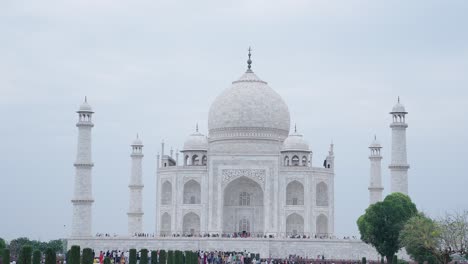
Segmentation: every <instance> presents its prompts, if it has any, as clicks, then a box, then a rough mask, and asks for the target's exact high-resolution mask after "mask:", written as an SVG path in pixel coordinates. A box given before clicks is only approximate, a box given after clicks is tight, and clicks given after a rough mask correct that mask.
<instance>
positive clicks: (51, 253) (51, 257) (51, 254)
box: [45, 248, 57, 264]
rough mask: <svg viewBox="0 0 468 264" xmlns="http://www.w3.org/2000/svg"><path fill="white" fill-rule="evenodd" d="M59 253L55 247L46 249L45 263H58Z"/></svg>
mask: <svg viewBox="0 0 468 264" xmlns="http://www.w3.org/2000/svg"><path fill="white" fill-rule="evenodd" d="M56 263H57V254H56V253H55V250H54V249H53V248H48V249H46V251H45V264H56Z"/></svg>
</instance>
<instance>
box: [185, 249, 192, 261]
mask: <svg viewBox="0 0 468 264" xmlns="http://www.w3.org/2000/svg"><path fill="white" fill-rule="evenodd" d="M184 254H185V264H192V252H191V251H185V252H184Z"/></svg>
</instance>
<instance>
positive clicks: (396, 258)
mask: <svg viewBox="0 0 468 264" xmlns="http://www.w3.org/2000/svg"><path fill="white" fill-rule="evenodd" d="M392 264H398V257H397V255H393V258H392Z"/></svg>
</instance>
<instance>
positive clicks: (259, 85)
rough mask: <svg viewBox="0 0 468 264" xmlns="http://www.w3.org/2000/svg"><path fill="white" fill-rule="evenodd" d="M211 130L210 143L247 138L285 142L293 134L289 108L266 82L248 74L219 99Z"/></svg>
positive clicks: (210, 120) (213, 107) (212, 109)
mask: <svg viewBox="0 0 468 264" xmlns="http://www.w3.org/2000/svg"><path fill="white" fill-rule="evenodd" d="M208 129H209V135H210V139H215V138H238V137H241V135H247V136H257V137H267V138H272V139H275V140H284V139H285V138H286V137H287V135H288V133H289V110H288V106H287V105H286V103H285V102H284V101H283V99H282V98H281V96H280V95H279V94H278V93H276V92H275V91H274V90H273V89H272V88H270V87H269V86H268V84H267V83H266V82H264V81H262V80H261V79H260V78H258V77H257V75H255V74H254V73H253V72H252V71H250V70H248V71H247V72H246V73H245V74H244V75H242V76H241V77H240V79H239V80H237V81H234V82H233V83H232V86H231V87H230V88H229V89H227V90H224V91H223V92H222V93H221V94H220V95H219V96H218V97H217V98H216V99H215V101H214V102H213V104H212V105H211V107H210V111H209V117H208ZM260 134H261V135H260Z"/></svg>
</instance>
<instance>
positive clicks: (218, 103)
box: [68, 52, 409, 258]
mask: <svg viewBox="0 0 468 264" xmlns="http://www.w3.org/2000/svg"><path fill="white" fill-rule="evenodd" d="M251 63H252V61H251V60H250V52H249V60H248V69H247V71H246V72H245V73H244V74H243V75H242V76H241V77H240V78H239V79H238V80H235V81H234V82H232V85H231V86H230V87H229V88H228V89H226V90H224V91H222V92H221V94H220V95H219V96H218V97H217V98H216V99H215V101H214V102H213V103H212V105H211V107H210V109H209V115H208V134H207V135H204V134H202V133H201V132H199V128H198V125H197V127H196V129H195V131H194V132H193V133H192V134H191V135H189V136H188V137H187V138H186V139H185V142H184V146H183V149H182V150H181V151H180V152H178V151H177V152H176V153H175V155H174V153H173V151H172V150H171V151H170V152H169V153H166V152H165V150H164V149H165V146H164V143H162V145H161V153H160V155H159V154H158V155H157V164H158V169H157V177H156V183H149V184H156V187H157V188H156V190H157V193H156V200H155V201H154V206H155V209H156V219H155V221H154V222H155V229H154V230H147V231H145V230H143V216H144V214H143V209H142V197H143V189H144V183H143V182H142V166H141V165H142V160H143V143H142V141H141V140H140V139H139V138H138V137H137V139H136V140H135V141H134V142H133V143H132V144H131V147H132V154H131V160H132V171H131V175H130V184H129V194H130V196H129V197H130V198H129V209H128V231H127V232H126V234H125V235H122V236H118V237H112V238H96V237H92V229H91V226H92V209H91V207H92V204H93V202H94V200H93V197H92V177H91V171H92V167H93V162H92V159H91V129H92V127H93V126H94V124H93V123H92V115H93V113H94V112H93V111H92V108H91V107H90V106H89V104H88V103H87V101H86V100H85V102H84V103H83V104H82V105H81V107H80V109H79V111H78V114H79V121H78V123H77V127H78V128H79V129H78V131H79V135H78V154H77V161H76V162H75V167H76V177H75V189H74V198H73V200H72V203H73V224H72V234H71V237H70V240H69V243H68V245H69V246H70V245H73V244H79V245H82V246H88V247H92V248H94V249H96V250H103V249H109V247H118V248H121V249H128V248H130V247H136V248H143V247H146V248H148V247H151V246H154V247H162V248H166V249H182V250H185V249H197V248H194V247H197V246H196V245H198V249H204V250H210V249H212V250H226V251H229V250H240V249H244V250H249V251H252V249H255V248H257V249H258V251H259V252H261V253H262V254H264V255H269V256H282V255H287V254H289V253H294V252H297V253H300V254H303V255H307V256H313V255H314V254H315V256H316V255H317V254H328V257H335V258H338V257H345V256H346V255H348V256H352V255H356V254H358V255H359V254H360V253H359V252H362V254H365V255H366V256H367V257H370V258H371V257H372V256H371V255H372V254H373V255H374V256H375V257H376V258H377V257H378V256H377V255H376V253H375V251H374V250H373V249H372V248H370V247H369V246H367V245H365V244H364V243H362V242H360V241H356V240H354V241H350V240H340V239H336V238H334V195H335V194H334V182H335V172H334V169H335V162H334V150H333V144H331V145H330V149H329V151H328V155H327V156H325V157H316V156H314V155H313V151H312V150H313V149H312V148H311V146H310V145H309V144H308V143H307V141H306V140H305V139H304V137H303V135H302V134H301V133H299V132H298V131H297V129H296V126H295V125H294V127H292V126H291V122H290V113H289V110H288V106H287V104H286V103H285V102H284V100H283V99H282V98H281V96H280V95H279V94H278V93H276V92H275V91H274V90H273V89H272V88H271V87H270V86H269V85H268V83H267V82H265V81H263V80H261V79H260V78H259V77H258V76H257V75H256V74H255V73H254V72H253V71H252V69H251ZM406 114H407V112H406V110H405V108H404V106H403V105H402V104H400V102H399V100H398V104H397V105H395V107H394V108H393V111H392V112H391V115H392V117H393V123H392V124H391V126H390V127H391V128H392V135H393V137H392V139H393V140H392V164H391V165H390V170H391V175H392V188H391V190H392V192H397V191H398V192H403V193H408V185H407V177H408V175H407V170H408V168H409V165H408V164H407V162H406V127H407V124H406V123H405V115H406ZM369 148H370V156H369V159H370V185H369V199H370V203H375V202H378V201H381V200H382V191H383V186H382V179H381V160H382V156H381V152H380V150H381V148H382V147H381V145H380V144H379V143H378V142H377V140H376V139H375V140H374V142H372V144H371V145H370V147H369ZM149 197H154V196H152V195H151V196H149ZM350 221H355V220H352V219H350ZM142 232H147V233H153V232H154V233H155V236H154V237H151V238H138V237H135V234H136V233H142ZM208 234H209V235H210V236H209V237H207V235H208ZM239 236H241V237H242V238H234V237H239ZM298 237H301V238H298ZM291 239H299V240H293V241H291ZM293 242H294V243H293ZM200 245H202V246H203V245H205V246H204V247H205V248H200ZM294 246H299V247H301V249H300V250H299V249H297V248H294ZM106 247H107V248H106ZM249 248H250V249H249ZM318 251H320V252H318ZM356 252H357V253H356ZM360 256H361V255H359V256H357V257H360ZM362 256H364V255H362Z"/></svg>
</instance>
